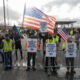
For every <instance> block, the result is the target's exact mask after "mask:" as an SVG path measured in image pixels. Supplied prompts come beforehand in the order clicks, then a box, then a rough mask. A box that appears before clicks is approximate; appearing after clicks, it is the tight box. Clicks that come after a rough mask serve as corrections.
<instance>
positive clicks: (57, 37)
mask: <svg viewBox="0 0 80 80" xmlns="http://www.w3.org/2000/svg"><path fill="white" fill-rule="evenodd" d="M58 47H59V36H58V35H57V34H56V48H57V50H58Z"/></svg>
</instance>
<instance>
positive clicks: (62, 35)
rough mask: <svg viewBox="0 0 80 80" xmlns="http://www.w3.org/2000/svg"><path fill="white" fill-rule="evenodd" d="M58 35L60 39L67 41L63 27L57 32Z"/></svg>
mask: <svg viewBox="0 0 80 80" xmlns="http://www.w3.org/2000/svg"><path fill="white" fill-rule="evenodd" d="M58 34H59V35H60V36H61V37H62V39H63V40H64V41H67V39H68V36H67V35H68V34H67V31H66V28H65V27H63V28H62V29H61V30H59V31H58Z"/></svg>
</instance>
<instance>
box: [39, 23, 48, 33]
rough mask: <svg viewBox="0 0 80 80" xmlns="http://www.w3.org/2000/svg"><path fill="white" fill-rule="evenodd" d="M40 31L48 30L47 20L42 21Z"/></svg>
mask: <svg viewBox="0 0 80 80" xmlns="http://www.w3.org/2000/svg"><path fill="white" fill-rule="evenodd" d="M40 32H42V33H44V32H47V22H40Z"/></svg>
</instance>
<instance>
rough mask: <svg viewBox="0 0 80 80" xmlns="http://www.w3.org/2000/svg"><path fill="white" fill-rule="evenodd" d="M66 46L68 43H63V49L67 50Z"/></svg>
mask: <svg viewBox="0 0 80 80" xmlns="http://www.w3.org/2000/svg"><path fill="white" fill-rule="evenodd" d="M72 43H74V42H72ZM66 44H68V42H67V41H66V42H64V43H63V45H62V49H65V48H66Z"/></svg>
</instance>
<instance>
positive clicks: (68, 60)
mask: <svg viewBox="0 0 80 80" xmlns="http://www.w3.org/2000/svg"><path fill="white" fill-rule="evenodd" d="M68 43H74V42H72V38H71V37H69V38H68V40H67V41H66V42H64V43H63V45H62V49H63V51H65V48H66V44H68ZM66 66H67V71H66V73H69V72H70V68H71V72H73V73H75V70H74V57H66Z"/></svg>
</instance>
